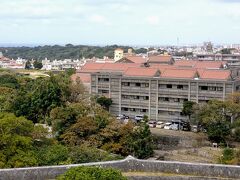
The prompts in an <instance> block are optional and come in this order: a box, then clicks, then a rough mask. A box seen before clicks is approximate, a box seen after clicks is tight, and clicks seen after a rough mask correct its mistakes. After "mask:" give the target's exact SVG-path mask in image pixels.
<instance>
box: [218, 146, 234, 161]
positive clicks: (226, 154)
mask: <svg viewBox="0 0 240 180" xmlns="http://www.w3.org/2000/svg"><path fill="white" fill-rule="evenodd" d="M233 158H234V150H233V149H231V148H225V149H224V150H223V154H222V156H221V157H220V159H219V161H220V163H221V164H229V163H230V161H231V160H233Z"/></svg>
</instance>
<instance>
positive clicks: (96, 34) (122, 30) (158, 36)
mask: <svg viewBox="0 0 240 180" xmlns="http://www.w3.org/2000/svg"><path fill="white" fill-rule="evenodd" d="M1 7H2V8H1V11H0V24H1V28H0V35H1V36H0V45H1V44H13V45H16V44H22V45H25V44H28V45H44V44H49V45H53V44H61V45H64V44H68V43H71V44H86V45H112V44H118V45H136V46H141V45H146V46H147V45H155V46H157V45H187V44H202V42H204V41H212V42H213V43H214V44H240V36H239V32H240V23H239V22H240V11H239V9H240V0H199V1H196V0H195V1H193V0H181V1H179V0H151V1H139V0H121V1H120V0H68V1H66V0H11V1H9V0H1Z"/></svg>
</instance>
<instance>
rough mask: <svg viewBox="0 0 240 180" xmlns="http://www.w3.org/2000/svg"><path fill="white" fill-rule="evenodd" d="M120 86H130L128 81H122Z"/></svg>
mask: <svg viewBox="0 0 240 180" xmlns="http://www.w3.org/2000/svg"><path fill="white" fill-rule="evenodd" d="M122 86H130V82H123V83H122Z"/></svg>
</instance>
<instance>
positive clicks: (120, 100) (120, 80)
mask: <svg viewBox="0 0 240 180" xmlns="http://www.w3.org/2000/svg"><path fill="white" fill-rule="evenodd" d="M118 92H119V96H118V106H119V109H118V111H119V114H122V78H119V91H118Z"/></svg>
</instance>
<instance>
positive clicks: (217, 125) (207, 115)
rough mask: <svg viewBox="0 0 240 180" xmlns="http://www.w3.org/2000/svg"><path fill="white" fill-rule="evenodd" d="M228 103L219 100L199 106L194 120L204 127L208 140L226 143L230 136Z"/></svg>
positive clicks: (229, 109)
mask: <svg viewBox="0 0 240 180" xmlns="http://www.w3.org/2000/svg"><path fill="white" fill-rule="evenodd" d="M230 112H231V108H230V105H229V106H228V103H226V102H224V101H219V100H211V101H209V102H208V103H207V104H205V105H202V106H199V109H198V112H197V113H196V116H195V117H196V118H198V120H199V123H200V124H201V125H203V126H204V127H206V129H207V135H208V138H209V139H210V140H211V141H214V142H217V143H220V142H221V143H226V140H227V137H228V136H229V135H230V119H231V118H230V115H229V114H231V113H230Z"/></svg>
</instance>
